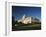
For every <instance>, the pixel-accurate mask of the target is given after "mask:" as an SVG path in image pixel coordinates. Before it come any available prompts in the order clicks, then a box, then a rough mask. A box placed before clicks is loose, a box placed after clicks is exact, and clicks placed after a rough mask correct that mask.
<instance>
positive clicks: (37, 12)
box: [12, 6, 41, 20]
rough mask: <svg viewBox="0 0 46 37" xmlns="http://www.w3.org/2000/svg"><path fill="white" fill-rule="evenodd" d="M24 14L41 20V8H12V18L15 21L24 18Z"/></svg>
mask: <svg viewBox="0 0 46 37" xmlns="http://www.w3.org/2000/svg"><path fill="white" fill-rule="evenodd" d="M24 14H25V15H26V16H33V17H38V18H39V19H41V7H28V6H12V16H14V18H15V19H17V20H18V19H20V18H22V16H23V15H24Z"/></svg>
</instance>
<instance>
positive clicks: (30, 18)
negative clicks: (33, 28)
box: [18, 15, 40, 24]
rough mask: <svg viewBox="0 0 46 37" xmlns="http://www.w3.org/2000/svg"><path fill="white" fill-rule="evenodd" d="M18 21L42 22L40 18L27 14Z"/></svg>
mask: <svg viewBox="0 0 46 37" xmlns="http://www.w3.org/2000/svg"><path fill="white" fill-rule="evenodd" d="M18 22H22V23H24V24H28V23H32V22H40V20H39V19H38V18H34V17H26V16H25V15H24V16H23V17H22V18H21V19H19V20H18Z"/></svg>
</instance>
